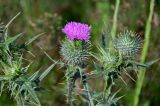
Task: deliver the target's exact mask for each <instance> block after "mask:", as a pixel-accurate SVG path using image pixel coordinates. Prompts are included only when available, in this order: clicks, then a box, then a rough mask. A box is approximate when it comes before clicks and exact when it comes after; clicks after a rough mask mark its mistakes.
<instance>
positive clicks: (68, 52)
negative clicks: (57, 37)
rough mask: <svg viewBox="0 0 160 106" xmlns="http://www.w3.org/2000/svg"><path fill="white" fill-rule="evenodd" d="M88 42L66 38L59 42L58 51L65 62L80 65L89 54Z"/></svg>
mask: <svg viewBox="0 0 160 106" xmlns="http://www.w3.org/2000/svg"><path fill="white" fill-rule="evenodd" d="M88 51H89V42H83V41H82V42H81V41H75V42H72V41H70V40H68V39H66V40H65V41H63V43H62V44H61V50H60V53H61V55H62V56H63V58H64V60H65V61H66V62H67V64H70V65H80V64H81V63H83V62H85V61H86V60H87V58H88V56H89V54H88Z"/></svg>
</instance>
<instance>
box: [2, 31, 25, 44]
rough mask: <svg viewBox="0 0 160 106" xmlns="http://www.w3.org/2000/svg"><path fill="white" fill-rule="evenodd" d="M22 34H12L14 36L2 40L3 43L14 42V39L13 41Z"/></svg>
mask: <svg viewBox="0 0 160 106" xmlns="http://www.w3.org/2000/svg"><path fill="white" fill-rule="evenodd" d="M22 34H23V33H20V34H18V35H16V36H14V37H10V38H8V39H7V40H6V41H5V42H4V44H5V45H8V44H10V43H12V42H14V41H15V40H16V39H17V38H19V37H20V36H21V35H22Z"/></svg>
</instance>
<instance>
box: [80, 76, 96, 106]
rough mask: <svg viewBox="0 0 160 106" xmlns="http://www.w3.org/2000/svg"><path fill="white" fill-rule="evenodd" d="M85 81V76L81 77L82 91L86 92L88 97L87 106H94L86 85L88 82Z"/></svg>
mask: <svg viewBox="0 0 160 106" xmlns="http://www.w3.org/2000/svg"><path fill="white" fill-rule="evenodd" d="M86 79H87V76H86V75H83V76H82V83H83V87H84V90H85V91H86V92H87V96H88V100H89V106H94V103H93V99H92V96H91V92H90V90H89V85H88V82H87V80H86Z"/></svg>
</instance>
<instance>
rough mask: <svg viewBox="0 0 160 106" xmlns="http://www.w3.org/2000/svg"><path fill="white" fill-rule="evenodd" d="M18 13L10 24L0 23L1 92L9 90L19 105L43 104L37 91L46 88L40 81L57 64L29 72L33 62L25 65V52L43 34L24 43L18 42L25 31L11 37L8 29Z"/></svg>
mask: <svg viewBox="0 0 160 106" xmlns="http://www.w3.org/2000/svg"><path fill="white" fill-rule="evenodd" d="M18 15H19V14H17V15H16V16H15V17H14V18H13V19H11V21H10V22H9V23H8V24H6V25H3V24H1V25H0V57H1V58H0V67H1V73H0V74H1V75H0V94H2V93H3V92H9V93H10V96H11V97H12V98H14V99H15V100H16V102H17V106H26V105H33V106H41V104H40V101H39V99H38V96H37V92H36V91H41V90H44V89H45V88H44V87H42V86H41V85H40V82H41V81H42V80H43V79H44V78H45V76H46V75H47V74H48V73H49V72H50V71H51V69H52V68H53V67H54V65H55V64H52V65H51V66H49V67H48V68H47V69H46V70H44V72H42V73H41V74H39V71H36V72H34V73H33V74H31V75H30V74H29V72H28V70H29V67H30V65H31V64H32V62H29V63H28V65H25V64H24V63H26V60H27V59H25V58H24V55H23V54H24V52H26V53H28V52H29V50H28V48H27V46H28V45H29V44H30V43H32V42H33V41H34V40H35V39H37V38H38V37H39V36H41V35H42V34H38V35H36V36H34V37H33V38H31V39H30V40H28V41H26V42H24V43H22V44H17V43H16V42H17V40H18V38H20V37H21V36H22V35H23V33H20V34H18V35H15V36H13V37H11V36H9V34H8V29H9V25H10V24H11V23H12V22H13V20H14V19H15V18H16V17H17V16H18Z"/></svg>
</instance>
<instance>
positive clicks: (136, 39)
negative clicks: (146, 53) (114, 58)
mask: <svg viewBox="0 0 160 106" xmlns="http://www.w3.org/2000/svg"><path fill="white" fill-rule="evenodd" d="M141 44H142V40H141V38H140V36H137V34H135V33H134V32H132V31H124V32H123V33H120V34H119V36H118V38H117V39H115V41H114V47H115V48H116V49H118V51H119V52H121V53H122V54H123V55H124V56H129V57H130V56H133V55H135V54H137V52H138V51H139V50H140V48H141Z"/></svg>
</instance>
